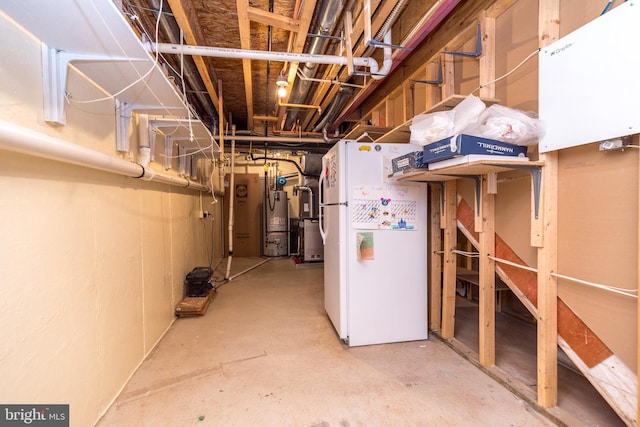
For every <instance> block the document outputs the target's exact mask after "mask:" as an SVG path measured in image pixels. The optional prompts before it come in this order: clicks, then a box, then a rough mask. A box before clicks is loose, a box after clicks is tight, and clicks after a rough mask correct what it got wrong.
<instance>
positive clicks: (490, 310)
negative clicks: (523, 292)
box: [478, 173, 496, 366]
mask: <svg viewBox="0 0 640 427" xmlns="http://www.w3.org/2000/svg"><path fill="white" fill-rule="evenodd" d="M491 175H494V176H495V175H496V174H495V173H493V174H491ZM491 179H492V178H491ZM489 180H490V178H489V176H487V175H483V176H482V183H481V191H480V194H481V197H482V232H481V233H480V271H479V279H480V296H479V299H480V315H479V326H480V330H479V339H480V342H479V352H478V359H479V361H480V364H481V365H482V366H491V365H495V363H496V271H495V269H496V266H495V261H494V260H492V259H491V258H489V256H495V247H496V228H495V219H496V217H495V205H496V202H495V200H496V199H495V194H493V193H492V191H491V189H490V185H489V184H490V183H489Z"/></svg>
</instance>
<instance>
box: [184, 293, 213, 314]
mask: <svg viewBox="0 0 640 427" xmlns="http://www.w3.org/2000/svg"><path fill="white" fill-rule="evenodd" d="M214 294H215V291H214V290H211V291H209V294H208V295H207V296H206V297H185V298H184V299H183V300H182V302H180V304H178V306H177V307H176V316H178V317H196V316H204V315H205V314H206V313H207V308H209V304H210V303H211V301H212V300H213V296H214Z"/></svg>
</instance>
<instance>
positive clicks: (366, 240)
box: [356, 231, 374, 261]
mask: <svg viewBox="0 0 640 427" xmlns="http://www.w3.org/2000/svg"><path fill="white" fill-rule="evenodd" d="M356 242H357V244H358V261H362V260H370V259H374V257H373V233H372V232H370V231H368V232H359V233H358V235H357V239H356Z"/></svg>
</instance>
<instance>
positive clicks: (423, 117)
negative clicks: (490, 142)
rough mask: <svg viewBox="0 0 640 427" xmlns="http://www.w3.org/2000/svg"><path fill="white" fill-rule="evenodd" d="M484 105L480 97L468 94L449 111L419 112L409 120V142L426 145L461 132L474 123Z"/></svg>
mask: <svg viewBox="0 0 640 427" xmlns="http://www.w3.org/2000/svg"><path fill="white" fill-rule="evenodd" d="M485 108H486V105H485V104H484V102H482V100H481V99H480V98H478V97H477V96H474V95H469V96H467V97H466V98H465V99H463V100H462V102H460V103H459V104H458V105H456V106H455V107H454V108H453V109H452V110H449V111H437V112H435V113H428V114H420V115H417V116H415V117H414V118H413V120H412V122H411V126H409V128H410V129H411V138H410V140H409V142H411V143H413V144H418V145H427V144H430V143H432V142H436V141H440V140H442V139H445V138H449V137H450V136H453V135H456V134H458V133H461V132H462V130H463V129H465V128H467V127H469V126H470V125H471V124H473V123H476V122H477V121H478V119H479V116H480V114H481V113H482V112H483V111H484V110H485Z"/></svg>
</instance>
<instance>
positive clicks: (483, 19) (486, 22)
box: [479, 12, 496, 98]
mask: <svg viewBox="0 0 640 427" xmlns="http://www.w3.org/2000/svg"><path fill="white" fill-rule="evenodd" d="M480 26H481V27H482V56H481V57H480V69H479V80H480V83H479V84H483V83H486V82H491V81H493V80H495V78H496V20H495V19H494V18H489V17H488V16H487V14H486V12H483V13H481V14H480ZM479 96H480V97H483V98H495V97H496V85H494V84H490V85H487V86H483V87H482V88H480V92H479Z"/></svg>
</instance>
